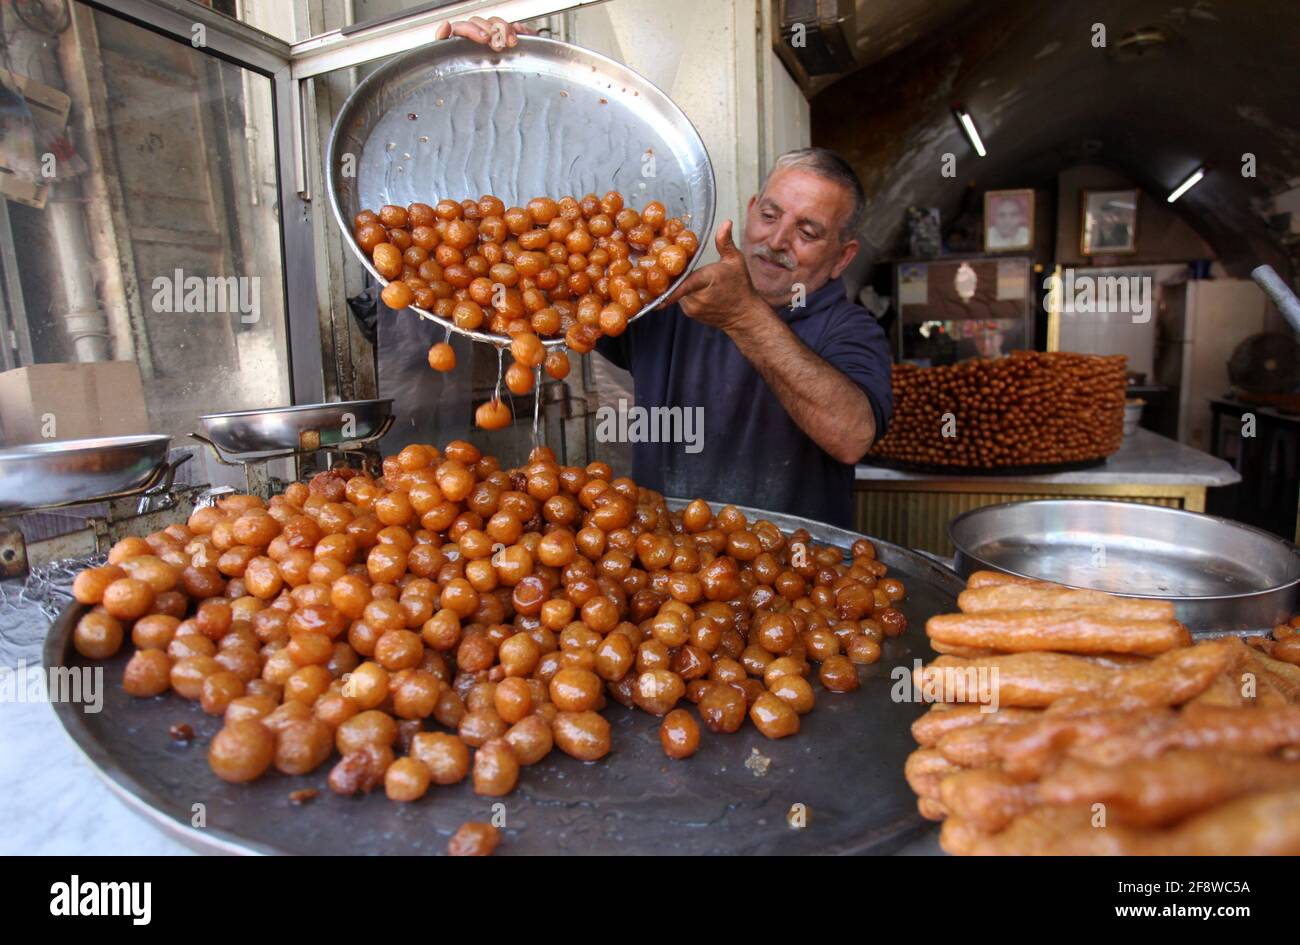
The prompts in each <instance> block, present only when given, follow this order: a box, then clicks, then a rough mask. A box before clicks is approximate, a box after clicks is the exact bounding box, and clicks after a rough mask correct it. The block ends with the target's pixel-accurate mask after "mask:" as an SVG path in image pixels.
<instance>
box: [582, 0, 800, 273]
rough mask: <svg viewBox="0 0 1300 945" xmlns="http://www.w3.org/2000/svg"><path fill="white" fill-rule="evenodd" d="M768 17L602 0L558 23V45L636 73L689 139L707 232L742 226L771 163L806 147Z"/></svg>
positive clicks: (690, 5) (715, 2) (671, 1)
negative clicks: (711, 195) (701, 167)
mask: <svg viewBox="0 0 1300 945" xmlns="http://www.w3.org/2000/svg"><path fill="white" fill-rule="evenodd" d="M770 9H771V5H770V4H768V3H764V2H761V0H610V2H608V3H602V4H598V5H596V6H593V7H588V8H585V9H582V10H579V11H577V12H576V13H572V14H569V15H567V16H566V17H565V35H564V36H563V38H564V39H567V40H568V41H569V42H573V43H577V44H578V45H580V46H585V47H587V48H588V49H592V50H595V51H596V52H599V53H602V54H604V55H606V56H609V57H610V58H611V59H616V60H618V61H619V62H622V63H624V64H626V65H627V66H629V67H631V68H632V69H635V70H636V71H637V72H640V73H641V74H642V75H644V76H645V77H646V78H648V79H649V80H650V81H651V82H653V83H654V84H655V85H657V86H659V87H660V88H661V89H663V90H664V92H666V93H667V94H668V95H669V97H671V98H672V99H673V101H675V102H676V103H677V104H678V105H679V106H680V107H681V109H682V111H684V112H685V113H686V115H687V117H688V118H690V120H691V122H692V123H693V124H694V125H695V127H696V128H697V129H698V130H699V132H700V136H701V137H702V138H703V139H704V146H705V147H706V148H707V149H708V152H709V158H710V160H711V161H712V162H713V171H714V175H715V176H716V178H717V184H718V211H717V218H716V222H717V223H721V222H722V221H723V220H725V219H731V220H737V221H742V222H743V220H744V208H745V205H746V203H748V201H749V198H750V197H751V196H753V195H754V194H755V193H756V192H757V190H758V187H759V185H760V184H761V182H762V178H763V176H764V175H765V174H766V173H767V171H768V169H769V168H770V167H771V164H772V162H773V161H774V160H775V159H776V157H777V156H778V155H780V154H782V153H784V152H785V151H788V150H791V149H792V148H801V147H807V146H808V143H809V141H810V133H811V129H810V120H809V109H808V102H807V101H806V100H805V99H804V97H803V94H802V93H801V92H800V91H799V88H798V86H797V85H796V84H795V82H794V80H793V79H791V78H790V74H789V73H788V72H787V71H786V69H785V67H784V66H783V65H782V64H781V62H780V60H779V59H778V58H777V57H776V54H775V53H774V52H772V44H771V34H770V24H769V22H768V17H769V15H770ZM701 235H703V234H701ZM706 245H707V246H708V247H709V252H708V255H707V256H706V257H705V258H706V259H708V258H713V257H714V256H715V255H716V254H715V253H714V252H713V250H712V243H711V241H710V242H709V243H707V244H706Z"/></svg>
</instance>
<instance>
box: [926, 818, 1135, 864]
mask: <svg viewBox="0 0 1300 945" xmlns="http://www.w3.org/2000/svg"><path fill="white" fill-rule="evenodd" d="M1099 820H1100V818H1099V817H1098V815H1097V814H1095V813H1094V812H1093V811H1092V810H1090V809H1089V808H1087V807H1044V806H1040V807H1035V808H1033V809H1032V810H1030V811H1028V812H1027V813H1024V814H1021V815H1020V816H1019V817H1017V818H1016V819H1015V820H1013V821H1011V823H1010V824H1008V825H1007V827H1006V829H1005V830H1000V831H998V832H997V833H993V834H990V833H986V832H976V830H975V827H974V825H972V826H971V830H970V832H969V833H968V834H967V835H966V836H963V837H962V839H963V840H965V841H967V846H966V851H965V852H967V853H969V854H972V855H974V856H1054V855H1057V854H1064V853H1069V854H1072V855H1074V856H1119V855H1120V854H1121V853H1122V852H1123V849H1122V844H1123V840H1122V838H1121V837H1120V833H1121V831H1122V830H1123V828H1121V827H1094V826H1093V824H1094V823H1095V822H1099ZM942 839H943V835H942V833H940V842H942ZM945 849H947V848H946V847H945Z"/></svg>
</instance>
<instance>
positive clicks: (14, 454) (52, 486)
mask: <svg viewBox="0 0 1300 945" xmlns="http://www.w3.org/2000/svg"><path fill="white" fill-rule="evenodd" d="M170 442H171V437H169V436H163V435H162V434H142V435H140V436H106V437H98V438H95V439H88V440H62V441H58V442H54V443H29V444H27V445H25V446H13V447H9V448H8V449H3V450H0V513H9V512H20V511H22V510H24V509H39V508H49V507H52V506H60V505H72V504H75V503H78V502H94V501H97V500H99V499H103V498H107V497H110V496H117V495H120V494H122V493H127V492H132V491H134V490H136V489H142V488H143V487H144V486H145V485H147V484H148V483H149V481H150V479H151V478H155V477H157V475H158V472H159V470H160V468H161V467H162V465H163V463H165V462H166V461H167V444H168V443H170Z"/></svg>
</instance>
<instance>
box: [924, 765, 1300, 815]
mask: <svg viewBox="0 0 1300 945" xmlns="http://www.w3.org/2000/svg"><path fill="white" fill-rule="evenodd" d="M1280 788H1296V789H1300V765H1296V764H1289V763H1287V762H1285V761H1278V760H1276V759H1274V758H1268V757H1264V756H1261V755H1244V754H1239V753H1236V752H1225V751H1186V750H1182V749H1178V750H1175V751H1169V752H1166V753H1164V754H1163V755H1160V756H1159V757H1158V758H1150V759H1141V760H1138V761H1130V762H1126V763H1124V764H1121V765H1116V766H1114V767H1102V766H1100V765H1092V764H1088V763H1087V762H1082V761H1076V760H1073V759H1067V760H1066V761H1063V762H1061V764H1060V766H1059V767H1057V768H1056V770H1054V771H1052V772H1050V773H1049V774H1047V775H1045V776H1044V777H1043V779H1042V781H1040V782H1039V784H1038V794H1039V797H1041V798H1042V801H1043V803H1044V804H1052V805H1058V806H1061V805H1064V806H1068V805H1075V804H1086V805H1092V804H1103V805H1105V808H1106V813H1107V819H1108V820H1109V821H1111V822H1114V823H1121V824H1127V825H1130V826H1136V827H1160V826H1164V825H1166V824H1172V823H1176V822H1178V821H1180V820H1182V819H1183V818H1185V817H1188V816H1190V815H1191V814H1195V813H1198V812H1200V811H1203V810H1205V809H1207V808H1209V807H1213V806H1215V805H1217V804H1222V803H1223V802H1225V801H1228V800H1231V799H1233V798H1235V797H1240V796H1241V795H1242V794H1247V793H1250V792H1253V791H1260V790H1276V789H1280ZM940 797H941V798H942V799H943V801H944V803H945V804H946V805H947V806H948V807H949V808H950V809H957V808H955V805H954V804H953V802H952V800H951V799H950V798H948V797H947V796H946V795H944V794H943V793H942V791H941V792H940Z"/></svg>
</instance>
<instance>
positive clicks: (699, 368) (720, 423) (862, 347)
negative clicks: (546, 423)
mask: <svg viewBox="0 0 1300 945" xmlns="http://www.w3.org/2000/svg"><path fill="white" fill-rule="evenodd" d="M806 303H807V304H806V305H804V306H802V307H800V308H798V309H791V308H788V307H787V308H781V309H778V310H777V315H778V316H779V317H780V318H781V320H782V321H784V322H785V323H786V324H787V325H789V326H790V328H791V329H792V330H793V331H794V333H795V334H796V335H798V336H799V339H800V340H801V341H802V342H803V343H804V344H805V345H807V346H808V348H809V349H811V350H812V351H813V352H815V353H816V354H817V355H818V356H819V357H821V358H822V359H823V360H825V361H827V362H829V363H830V364H831V365H832V366H833V367H835V368H836V369H838V370H839V371H840V372H841V373H843V374H844V375H845V376H846V377H848V378H849V380H851V381H853V383H855V384H857V385H858V386H859V387H860V388H862V390H863V392H864V393H866V395H867V398H868V399H869V400H870V401H871V409H872V411H873V412H874V413H875V415H876V436H877V437H880V436H883V435H884V432H885V428H886V426H887V425H888V423H889V417H890V414H891V412H892V410H893V398H892V396H891V391H890V386H889V375H890V357H889V342H888V340H887V339H886V337H885V333H884V331H883V330H882V329H881V327H880V325H879V324H877V322H876V320H875V319H874V318H872V317H871V316H870V315H869V314H868V313H867V311H866V309H864V308H862V307H861V306H860V305H856V304H854V303H853V302H850V301H849V300H848V299H847V298H846V297H845V294H844V284H843V282H841V281H840V280H839V279H833V280H832V281H830V282H828V283H827V284H826V285H824V286H822V288H820V289H818V290H817V291H816V292H814V293H813V294H812V295H810V296H808V298H807V300H806ZM596 350H597V351H599V352H600V353H601V354H603V355H604V356H605V357H607V358H609V360H611V361H613V362H614V363H615V364H617V365H618V366H619V367H621V368H624V369H625V370H627V371H630V372H631V374H632V378H633V381H634V382H635V391H636V404H637V406H638V407H683V408H688V409H690V408H695V407H702V408H703V411H702V413H696V414H695V415H696V416H699V417H700V418H701V419H702V421H703V435H702V437H701V438H700V442H701V444H702V448H701V449H700V450H699V452H695V453H692V452H688V451H687V448H686V444H683V443H674V442H667V443H665V442H657V443H656V442H644V441H642V442H637V438H636V437H631V438H632V439H633V448H632V466H633V477H634V478H635V479H636V480H637V482H638V483H639V484H641V485H643V486H646V487H647V488H650V489H655V490H657V491H659V492H662V493H663V494H664V495H666V496H678V497H682V498H687V499H692V498H697V497H698V498H702V499H707V500H710V501H715V500H716V501H717V502H720V503H726V502H734V503H736V504H737V505H749V506H753V507H756V508H760V509H766V510H769V511H773V512H784V513H787V514H790V515H801V516H803V517H805V518H810V519H814V520H816V521H819V522H826V523H829V524H831V525H838V526H840V527H843V528H852V526H853V467H852V466H851V465H848V464H846V463H841V462H839V461H838V460H836V459H834V458H833V457H831V456H830V455H828V454H827V453H826V452H825V451H824V450H823V449H822V448H821V447H820V446H818V445H817V444H816V443H815V442H813V440H812V439H811V438H810V437H809V436H808V435H807V434H805V433H804V432H803V430H801V429H800V428H799V426H798V425H797V424H796V423H795V422H794V420H792V419H791V418H790V415H789V414H787V413H786V412H785V408H784V407H782V406H781V402H780V401H779V400H778V399H777V396H776V394H774V393H773V392H772V389H771V388H770V387H768V386H767V382H766V381H764V380H763V378H762V376H761V375H760V374H759V373H758V371H757V370H756V369H755V368H754V366H753V365H752V364H750V363H749V361H748V360H747V359H746V358H745V357H744V355H742V354H741V353H740V349H739V348H737V347H736V346H735V344H734V343H733V342H732V341H731V339H730V338H728V337H727V335H726V333H725V332H723V331H721V330H720V329H717V328H713V327H711V326H709V325H705V324H702V323H701V322H697V321H695V320H693V319H691V318H689V317H687V316H686V315H685V314H684V313H683V312H682V310H681V308H679V307H678V306H676V305H673V306H671V307H669V308H666V309H664V310H662V311H658V312H651V313H649V314H647V315H644V316H642V317H641V318H640V319H638V320H637V321H636V322H635V323H633V324H632V325H631V327H629V328H628V330H627V331H626V332H625V333H624V334H623V335H621V336H619V337H618V338H603V339H601V341H600V342H599V343H598V344H597V346H596ZM827 409H830V408H829V407H828V408H827ZM628 429H629V430H631V431H633V432H635V428H634V427H632V426H629V427H628ZM598 432H599V427H598ZM715 511H716V507H715Z"/></svg>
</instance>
